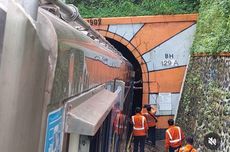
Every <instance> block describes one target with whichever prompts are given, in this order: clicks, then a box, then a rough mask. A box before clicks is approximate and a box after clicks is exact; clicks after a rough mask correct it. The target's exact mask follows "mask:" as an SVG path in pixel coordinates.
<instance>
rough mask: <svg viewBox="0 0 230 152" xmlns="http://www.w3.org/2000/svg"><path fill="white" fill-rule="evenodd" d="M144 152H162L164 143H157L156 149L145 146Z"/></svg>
mask: <svg viewBox="0 0 230 152" xmlns="http://www.w3.org/2000/svg"><path fill="white" fill-rule="evenodd" d="M145 152H164V141H163V140H161V141H157V142H156V147H152V146H150V145H148V144H145Z"/></svg>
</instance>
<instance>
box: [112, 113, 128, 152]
mask: <svg viewBox="0 0 230 152" xmlns="http://www.w3.org/2000/svg"><path fill="white" fill-rule="evenodd" d="M124 121H125V116H124V115H123V113H122V111H120V110H119V111H118V112H117V114H116V117H115V119H114V122H113V129H114V136H115V137H114V138H115V141H114V149H115V150H114V152H118V151H119V145H120V140H121V139H122V135H123V132H124Z"/></svg>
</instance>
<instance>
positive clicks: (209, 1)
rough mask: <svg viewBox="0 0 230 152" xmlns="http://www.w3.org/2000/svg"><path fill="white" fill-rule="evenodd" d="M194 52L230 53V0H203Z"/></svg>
mask: <svg viewBox="0 0 230 152" xmlns="http://www.w3.org/2000/svg"><path fill="white" fill-rule="evenodd" d="M192 52H194V53H204V52H205V53H208V54H216V53H219V52H230V0H201V4H200V9H199V20H198V26H197V32H196V36H195V41H194V43H193V48H192Z"/></svg>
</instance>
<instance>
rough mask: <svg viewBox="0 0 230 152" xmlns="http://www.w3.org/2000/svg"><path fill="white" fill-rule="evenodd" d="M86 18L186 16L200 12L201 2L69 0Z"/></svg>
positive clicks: (183, 0)
mask: <svg viewBox="0 0 230 152" xmlns="http://www.w3.org/2000/svg"><path fill="white" fill-rule="evenodd" d="M67 3H73V4H74V5H76V6H77V7H78V8H79V11H80V13H81V15H82V17H84V18H91V17H117V16H142V15H158V14H186V13H196V12H197V11H198V6H199V0H67Z"/></svg>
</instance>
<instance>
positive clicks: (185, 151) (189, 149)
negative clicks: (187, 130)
mask: <svg viewBox="0 0 230 152" xmlns="http://www.w3.org/2000/svg"><path fill="white" fill-rule="evenodd" d="M185 140H186V143H187V144H186V145H185V146H184V147H182V148H180V149H179V152H196V149H195V148H193V138H192V137H191V136H188V137H186V139H185Z"/></svg>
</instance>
